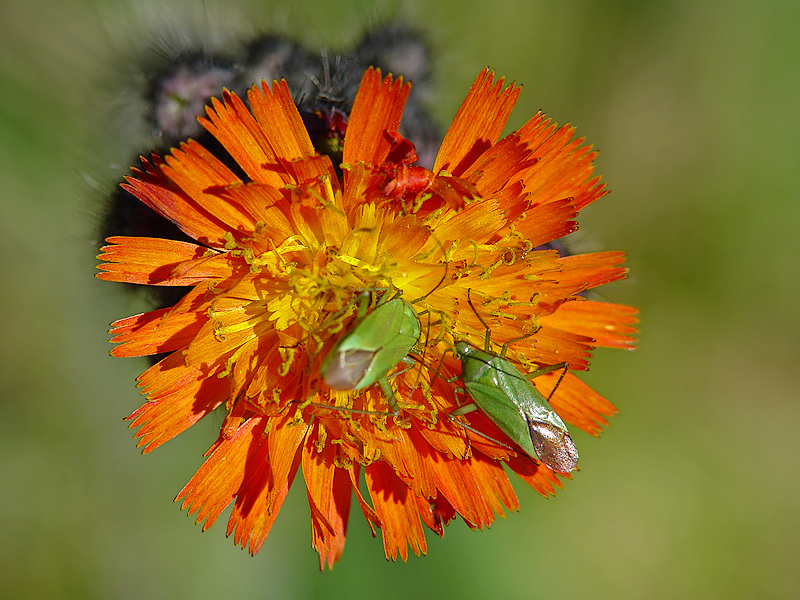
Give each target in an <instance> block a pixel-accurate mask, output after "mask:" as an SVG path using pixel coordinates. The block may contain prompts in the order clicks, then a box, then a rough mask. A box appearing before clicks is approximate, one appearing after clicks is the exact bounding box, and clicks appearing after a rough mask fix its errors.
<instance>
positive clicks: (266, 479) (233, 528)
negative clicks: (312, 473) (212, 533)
mask: <svg viewBox="0 0 800 600" xmlns="http://www.w3.org/2000/svg"><path fill="white" fill-rule="evenodd" d="M251 420H252V419H251ZM290 423H293V417H290V416H288V415H287V416H285V417H283V418H282V419H281V418H274V420H273V421H272V423H271V426H270V430H269V433H268V434H267V438H266V443H264V442H260V443H259V442H257V440H256V438H255V436H256V435H262V436H263V428H260V430H258V431H254V437H253V442H254V443H255V444H256V447H257V449H258V450H257V451H256V452H252V451H251V453H250V454H249V455H248V459H247V464H246V465H244V466H243V470H244V471H247V472H248V475H247V478H246V479H243V480H242V483H241V485H240V486H239V489H238V491H237V494H236V502H235V504H234V505H233V510H232V511H231V517H230V519H228V530H227V535H231V534H234V536H233V541H234V543H236V544H238V545H240V546H241V547H242V548H244V547H245V546H249V548H248V549H249V551H250V554H255V553H256V552H258V551H259V550H260V549H261V546H262V545H263V544H264V541H265V540H266V539H267V535H268V534H269V532H270V529H272V525H273V524H274V523H275V519H276V518H277V517H278V512H279V511H280V509H281V506H283V501H284V500H285V499H286V495H287V494H288V493H289V488H290V487H291V485H292V482H293V481H294V478H295V475H296V474H297V469H298V468H299V466H300V453H299V452H298V451H297V450H298V448H299V447H300V443H301V442H302V441H303V439H304V438H305V435H306V431H307V430H308V428H307V426H306V425H305V423H302V422H301V423H298V424H296V425H292V426H290ZM237 434H238V431H237ZM267 449H268V453H267V452H265V451H266V450H267Z"/></svg>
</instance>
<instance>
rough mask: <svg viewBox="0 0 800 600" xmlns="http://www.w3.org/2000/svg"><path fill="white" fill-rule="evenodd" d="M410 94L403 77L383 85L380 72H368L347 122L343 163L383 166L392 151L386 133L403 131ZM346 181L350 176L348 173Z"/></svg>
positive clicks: (371, 69)
mask: <svg viewBox="0 0 800 600" xmlns="http://www.w3.org/2000/svg"><path fill="white" fill-rule="evenodd" d="M409 91H411V84H410V83H406V84H405V85H404V84H403V78H402V77H398V78H397V79H394V80H393V79H392V76H391V75H387V76H386V77H385V78H384V79H383V80H382V81H381V71H380V69H374V68H372V67H370V68H369V69H367V71H366V72H365V73H364V77H362V79H361V85H360V86H359V88H358V92H357V93H356V98H355V100H354V102H353V110H352V111H351V112H350V119H349V120H348V122H347V135H346V136H345V141H344V153H343V156H342V161H343V162H345V163H349V164H353V163H357V162H366V163H372V164H375V165H380V164H382V163H383V162H384V161H385V160H386V157H387V156H388V154H389V150H390V149H391V147H392V140H391V138H390V137H389V136H388V135H387V132H394V131H397V129H398V128H399V127H400V117H401V116H402V115H403V108H404V107H405V104H406V99H407V98H408V93H409ZM347 181H348V173H347V171H345V182H347ZM346 187H347V183H346V184H345V188H346Z"/></svg>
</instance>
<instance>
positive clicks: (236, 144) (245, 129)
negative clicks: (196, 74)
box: [198, 90, 294, 188]
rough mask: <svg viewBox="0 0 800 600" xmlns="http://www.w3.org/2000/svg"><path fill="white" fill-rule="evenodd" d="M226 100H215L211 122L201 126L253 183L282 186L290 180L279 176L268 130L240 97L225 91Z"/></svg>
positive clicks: (208, 108) (209, 109) (208, 111)
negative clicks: (266, 130) (267, 134)
mask: <svg viewBox="0 0 800 600" xmlns="http://www.w3.org/2000/svg"><path fill="white" fill-rule="evenodd" d="M222 100H223V101H222V102H220V101H219V100H217V99H216V98H212V99H211V106H206V114H207V115H208V119H204V118H202V117H201V118H200V119H198V120H199V121H200V124H201V125H202V126H203V127H205V128H206V129H207V130H208V132H209V133H210V134H211V135H213V136H214V137H215V138H217V140H218V141H219V143H220V144H222V145H223V147H224V148H225V149H226V150H227V151H228V153H229V154H230V155H231V156H232V157H233V159H234V160H235V161H236V163H237V164H238V165H239V166H240V167H241V168H242V170H243V171H244V172H245V173H247V175H248V176H249V177H250V178H251V179H252V180H253V181H256V182H259V183H264V184H267V185H270V186H273V187H276V188H277V187H282V186H283V184H284V183H286V177H282V176H281V174H280V173H278V168H277V167H278V156H277V155H276V154H275V151H274V150H273V149H272V146H271V144H270V143H269V141H268V140H267V136H266V135H265V132H264V130H263V129H262V128H261V126H260V125H259V124H258V123H257V122H256V120H255V118H254V117H253V115H252V114H251V113H250V111H249V110H248V109H247V107H246V106H245V105H244V102H242V101H241V99H240V98H239V96H237V95H236V94H232V93H231V92H229V91H228V90H225V91H224V92H223V93H222ZM292 106H294V105H292Z"/></svg>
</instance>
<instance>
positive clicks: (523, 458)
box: [506, 453, 570, 498]
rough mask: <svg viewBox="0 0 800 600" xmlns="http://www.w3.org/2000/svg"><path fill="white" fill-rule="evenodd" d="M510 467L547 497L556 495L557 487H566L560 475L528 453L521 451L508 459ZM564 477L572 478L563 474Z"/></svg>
mask: <svg viewBox="0 0 800 600" xmlns="http://www.w3.org/2000/svg"><path fill="white" fill-rule="evenodd" d="M506 464H507V465H508V467H509V468H510V469H511V470H512V471H514V472H515V473H516V474H517V475H518V476H519V477H520V478H521V479H522V480H523V481H524V482H525V483H527V484H528V485H529V486H531V487H532V488H533V489H535V490H536V491H537V492H539V493H540V494H541V495H542V496H544V497H545V498H546V497H548V496H552V495H555V493H556V490H555V488H556V487H559V488H560V487H564V486H563V484H562V483H561V480H560V479H559V478H558V476H557V475H556V474H555V473H553V471H551V470H550V469H548V468H547V467H545V466H544V465H543V464H541V463H538V462H536V461H534V460H533V459H532V458H530V457H529V456H528V455H527V454H523V453H519V454H517V456H515V457H512V458H509V459H508V460H507V461H506ZM562 477H567V478H570V476H569V475H564V474H562Z"/></svg>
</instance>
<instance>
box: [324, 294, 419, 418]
mask: <svg viewBox="0 0 800 600" xmlns="http://www.w3.org/2000/svg"><path fill="white" fill-rule="evenodd" d="M370 293H371V292H365V293H364V294H365V295H362V297H361V298H360V299H359V300H360V303H359V308H358V315H357V318H356V325H355V326H354V327H353V328H352V329H351V330H350V331H349V332H347V333H346V334H345V335H344V336H343V337H342V338H341V339H340V340H339V341H338V342H337V343H336V345H335V346H334V347H333V348H332V349H331V350H330V352H329V353H328V354H327V356H326V357H325V359H324V361H323V363H322V368H321V369H320V372H321V374H322V379H323V381H325V383H326V384H327V385H328V386H329V387H331V388H333V389H335V390H360V389H363V388H366V387H369V386H371V385H373V384H375V383H378V384H380V386H381V389H382V390H383V393H384V395H385V396H386V400H387V402H388V403H389V408H390V409H391V413H390V414H395V415H396V414H398V413H399V412H400V409H399V406H398V404H397V400H396V399H395V397H394V392H393V391H392V388H391V385H390V384H389V380H388V377H387V374H388V373H389V371H391V370H392V369H393V368H394V367H395V366H396V365H397V364H398V363H400V362H406V363H408V362H410V359H408V358H407V356H408V353H409V352H411V349H412V348H413V347H414V346H415V345H416V344H417V342H418V341H419V336H420V333H421V326H420V321H419V317H418V316H417V311H416V310H414V307H413V306H411V304H409V303H408V302H406V301H405V300H403V299H402V298H401V297H400V296H399V295H395V296H393V297H391V298H388V299H385V300H382V301H380V302H379V303H378V305H377V306H376V307H375V308H374V309H373V310H372V311H371V312H370V313H369V314H365V312H366V308H367V307H366V303H367V301H368V299H369V294H370ZM349 410H353V409H349ZM354 412H368V411H354Z"/></svg>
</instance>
